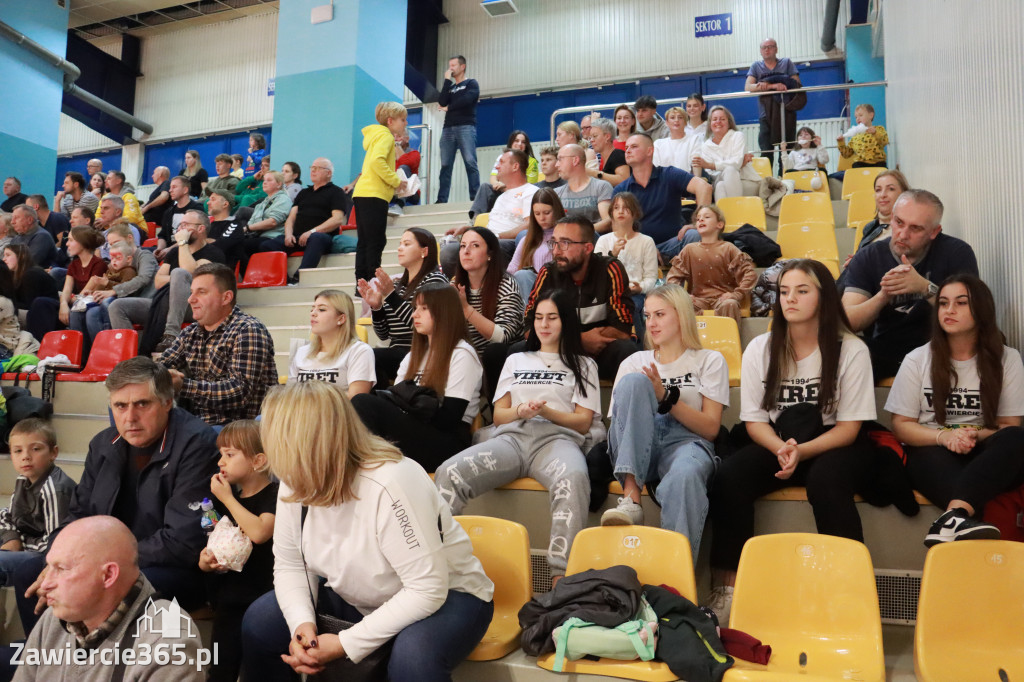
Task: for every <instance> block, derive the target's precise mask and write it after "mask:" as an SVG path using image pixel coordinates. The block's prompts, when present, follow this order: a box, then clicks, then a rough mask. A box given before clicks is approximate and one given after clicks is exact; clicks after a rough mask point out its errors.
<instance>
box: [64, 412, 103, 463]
mask: <svg viewBox="0 0 1024 682" xmlns="http://www.w3.org/2000/svg"><path fill="white" fill-rule="evenodd" d="M52 423H53V428H54V429H55V430H56V431H57V446H58V447H59V448H60V450H61V456H62V457H70V458H76V457H77V458H79V459H84V458H85V454H86V453H87V452H88V451H89V441H91V440H92V439H93V436H95V435H96V434H97V433H99V432H100V431H102V430H103V429H105V428H107V427H108V426H110V416H109V415H108V414H107V413H106V412H104V413H103V414H75V413H56V412H55V413H54V415H53V419H52Z"/></svg>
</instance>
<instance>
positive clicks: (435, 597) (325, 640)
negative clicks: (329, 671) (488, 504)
mask: <svg viewBox="0 0 1024 682" xmlns="http://www.w3.org/2000/svg"><path fill="white" fill-rule="evenodd" d="M261 435H262V437H263V444H264V446H265V447H266V452H267V457H268V459H269V460H270V466H271V468H272V470H273V472H274V473H275V474H276V475H277V476H278V477H279V478H280V479H281V487H280V491H279V494H278V503H277V515H276V519H277V520H276V523H275V525H274V591H273V592H268V593H267V594H265V595H263V596H262V597H260V598H259V599H258V600H257V601H256V602H255V603H254V604H253V605H252V606H251V607H250V608H249V610H248V611H247V612H246V616H245V620H244V621H243V624H242V637H243V641H244V643H245V656H244V661H243V670H242V679H246V680H257V679H258V680H273V681H276V680H298V679H299V673H305V674H316V673H319V672H322V671H323V670H324V667H325V666H328V665H329V664H330V663H331V662H332V661H336V660H339V659H342V658H349V659H351V660H352V661H355V662H359V661H361V660H363V659H364V658H365V657H366V656H368V655H369V654H371V653H373V652H374V651H376V650H377V649H379V648H380V647H381V646H383V645H385V644H386V643H387V642H388V641H389V640H391V639H392V638H393V639H394V643H393V648H392V650H391V655H390V663H389V665H388V671H387V672H388V677H389V679H390V680H392V682H398V681H400V680H403V681H416V682H418V681H419V680H450V679H451V672H452V670H453V669H454V668H455V666H457V665H458V664H459V663H461V662H462V660H463V659H465V658H466V656H467V655H469V653H470V652H471V651H472V650H473V648H474V647H475V646H476V645H477V644H478V643H479V642H480V640H481V638H482V637H483V635H484V633H485V632H486V631H487V626H488V625H489V624H490V621H491V617H492V615H493V612H494V605H493V603H492V601H491V599H492V596H493V593H494V585H493V583H492V582H491V581H490V580H489V579H488V578H487V576H486V575H485V574H484V571H483V567H482V566H481V565H480V562H479V561H478V560H477V559H476V558H475V557H474V556H473V547H472V545H471V544H470V540H469V537H468V536H467V535H466V532H465V531H464V530H463V529H462V526H461V525H459V523H458V522H457V521H455V520H454V519H453V518H452V515H451V513H450V512H449V511H448V508H447V506H445V504H444V503H443V502H442V501H441V499H440V497H439V496H438V494H437V490H436V489H435V488H434V485H433V483H432V482H431V480H430V477H429V476H427V474H426V472H424V471H423V469H422V468H421V467H420V466H419V465H418V464H416V463H415V462H413V461H412V460H410V459H406V458H404V457H402V453H400V452H399V451H398V449H397V448H395V447H394V446H393V445H391V444H390V443H388V442H387V441H385V440H384V439H382V438H378V437H377V436H374V435H371V434H370V433H369V432H368V431H367V430H366V428H365V427H364V426H363V425H362V423H361V422H360V421H359V418H358V416H357V415H356V413H355V411H354V410H353V409H352V405H351V403H349V401H348V399H346V398H345V396H344V394H343V393H342V391H341V390H340V389H339V388H338V387H337V386H335V385H331V384H327V383H324V382H320V381H309V382H304V383H295V384H288V385H287V386H284V387H278V388H275V389H273V390H272V391H270V392H269V393H268V394H267V397H266V400H264V402H263V426H262V431H261ZM318 585H319V595H318V597H317V600H316V605H315V606H314V600H313V593H312V589H311V586H312V588H313V589H315V588H316V587H317V586H318ZM316 612H320V613H328V614H331V615H334V616H337V617H340V618H343V619H345V620H348V621H350V622H355V624H354V625H353V626H352V627H350V628H348V629H347V630H343V631H342V632H340V633H339V634H337V635H333V634H327V633H321V632H317V627H316V616H315V613H316Z"/></svg>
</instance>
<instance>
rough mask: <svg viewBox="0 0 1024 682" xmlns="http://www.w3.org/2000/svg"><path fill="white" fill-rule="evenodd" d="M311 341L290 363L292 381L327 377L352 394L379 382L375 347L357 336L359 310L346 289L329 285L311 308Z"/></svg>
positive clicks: (289, 370) (298, 351)
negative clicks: (375, 368) (375, 366)
mask: <svg viewBox="0 0 1024 682" xmlns="http://www.w3.org/2000/svg"><path fill="white" fill-rule="evenodd" d="M309 329H310V340H309V343H307V344H306V345H304V346H302V347H300V348H299V349H298V350H297V351H296V352H295V355H294V356H293V357H292V361H291V364H290V366H289V367H288V382H289V383H291V382H293V381H326V382H328V383H332V384H337V385H338V386H339V387H341V389H342V390H344V391H346V395H348V397H349V398H351V397H352V396H354V395H355V394H357V393H369V392H370V389H371V388H372V387H373V385H374V384H375V383H377V373H376V371H374V360H373V349H372V348H370V346H369V345H367V344H365V343H363V342H362V341H360V340H359V339H358V338H356V311H355V307H354V306H353V305H352V299H351V298H349V295H348V294H346V293H345V292H344V291H338V290H337V289H325V290H324V291H321V292H320V293H319V294H317V295H316V298H314V299H313V308H312V309H311V310H310V311H309Z"/></svg>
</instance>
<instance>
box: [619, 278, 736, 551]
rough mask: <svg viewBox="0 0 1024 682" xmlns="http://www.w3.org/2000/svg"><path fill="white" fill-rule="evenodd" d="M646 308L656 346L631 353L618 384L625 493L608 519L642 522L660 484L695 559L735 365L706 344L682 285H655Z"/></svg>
mask: <svg viewBox="0 0 1024 682" xmlns="http://www.w3.org/2000/svg"><path fill="white" fill-rule="evenodd" d="M644 314H645V317H646V318H647V320H648V322H647V334H646V338H645V339H644V346H645V347H646V348H648V349H649V350H642V351H639V352H637V353H634V354H633V355H630V356H629V357H628V358H626V360H625V361H624V362H623V363H622V364H621V365H620V366H619V372H618V374H617V375H616V376H615V384H614V388H613V389H612V403H611V406H610V409H609V414H610V415H611V428H610V429H609V430H608V454H609V455H610V456H611V458H612V466H613V468H614V471H615V477H616V478H617V479H619V482H620V483H621V484H622V497H620V498H619V503H618V506H617V507H616V508H615V509H609V510H607V511H605V513H604V514H603V515H602V516H601V525H603V526H621V525H634V524H635V525H642V524H643V509H642V508H641V506H640V491H641V490H643V488H644V485H645V484H647V485H648V486H652V487H653V485H654V484H655V483H656V484H657V491H658V500H659V501H660V502H661V505H662V508H661V527H662V528H666V529H668V530H674V531H676V532H677V533H682V534H683V535H685V536H686V537H687V538H688V539H689V540H690V546H691V547H692V549H693V558H694V561H696V560H697V555H698V554H699V553H700V540H701V535H702V534H703V533H704V522H705V521H706V520H707V515H708V485H709V483H710V481H711V477H712V476H713V475H714V473H715V469H716V467H717V466H718V461H719V459H718V456H717V455H716V454H715V448H714V445H713V443H714V440H715V438H716V437H717V436H718V430H719V428H720V427H721V425H722V410H723V409H724V408H725V407H726V406H728V405H729V367H728V365H727V364H726V362H725V358H724V357H723V356H722V354H721V353H719V352H718V351H714V350H708V349H705V348H703V347H702V346H701V342H700V334H699V332H698V331H697V319H696V317H694V314H693V303H692V302H691V301H690V296H689V294H687V293H686V290H684V289H683V288H682V287H681V286H679V285H678V284H665V285H663V286H660V287H658V288H656V289H654V290H653V291H651V292H650V293H649V294H648V295H647V298H646V300H645V301H644Z"/></svg>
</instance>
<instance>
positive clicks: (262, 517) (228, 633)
mask: <svg viewBox="0 0 1024 682" xmlns="http://www.w3.org/2000/svg"><path fill="white" fill-rule="evenodd" d="M217 447H218V448H219V449H220V453H221V457H220V461H219V462H218V463H217V465H218V466H219V467H220V471H219V472H218V473H217V474H215V475H214V477H213V478H212V479H211V481H210V492H212V493H213V496H214V497H215V498H216V501H215V502H214V505H215V507H216V509H217V511H218V512H220V514H221V516H222V517H224V516H227V517H229V518H230V519H231V520H232V522H233V523H234V524H235V525H236V526H238V527H239V528H240V529H241V530H242V532H244V533H245V534H246V535H247V536H248V537H249V539H250V540H251V541H252V554H250V555H249V559H248V560H247V561H246V562H245V566H244V567H243V568H242V571H241V572H237V571H229V570H227V569H225V568H224V567H223V566H221V564H220V563H219V562H218V561H217V558H216V557H215V556H214V555H213V553H212V552H211V551H210V549H209V548H204V549H203V551H202V553H201V554H200V555H199V568H201V569H202V570H203V571H205V572H206V573H207V574H209V575H208V577H209V580H208V582H207V591H208V594H209V595H210V605H211V606H212V607H213V609H214V618H213V642H214V644H215V645H216V646H217V647H218V656H216V657H215V658H216V660H217V663H216V664H215V665H214V666H213V668H212V669H211V670H210V673H209V677H208V679H210V680H230V681H231V682H234V681H235V680H237V679H238V670H239V666H240V665H241V661H242V616H244V615H245V610H246V609H247V608H249V605H250V604H252V603H253V602H254V601H255V600H256V599H257V598H258V597H261V596H262V595H263V594H265V593H266V592H269V591H270V590H272V589H274V548H273V545H274V542H273V537H274V512H275V509H276V507H277V487H278V484H277V483H276V482H273V481H271V480H270V475H269V469H270V467H269V465H268V463H267V456H266V455H265V454H264V453H263V444H262V442H261V441H260V432H259V424H257V423H256V422H254V421H251V420H242V421H236V422H232V423H230V424H228V425H227V426H225V427H224V429H223V430H222V431H221V432H220V435H219V436H217ZM236 489H237V495H236Z"/></svg>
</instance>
